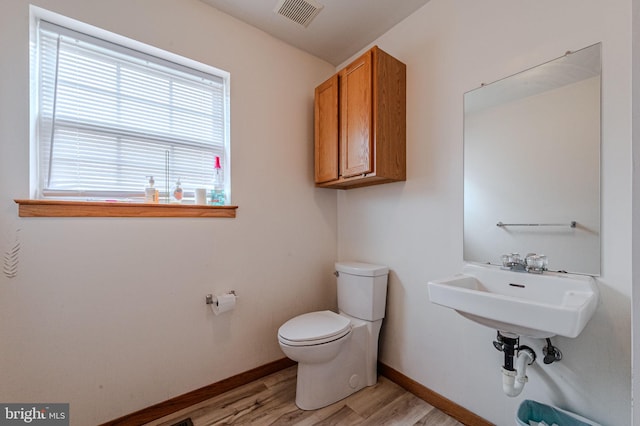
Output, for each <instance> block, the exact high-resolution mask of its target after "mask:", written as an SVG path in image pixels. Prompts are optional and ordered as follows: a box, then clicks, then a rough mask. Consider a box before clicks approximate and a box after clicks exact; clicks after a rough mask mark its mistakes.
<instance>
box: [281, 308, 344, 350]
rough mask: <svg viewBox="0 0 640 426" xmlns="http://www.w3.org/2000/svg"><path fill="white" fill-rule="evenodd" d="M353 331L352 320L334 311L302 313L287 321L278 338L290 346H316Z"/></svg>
mask: <svg viewBox="0 0 640 426" xmlns="http://www.w3.org/2000/svg"><path fill="white" fill-rule="evenodd" d="M350 332H351V320H349V319H348V318H345V317H343V316H341V315H338V314H336V313H335V312H332V311H318V312H310V313H308V314H302V315H299V316H297V317H295V318H292V319H290V320H289V321H287V322H285V323H284V324H283V325H282V327H280V329H279V330H278V339H279V340H280V342H281V343H284V344H285V345H289V346H314V345H321V344H323V343H328V342H332V341H334V340H338V339H340V338H342V337H344V336H346V335H347V334H349V333H350Z"/></svg>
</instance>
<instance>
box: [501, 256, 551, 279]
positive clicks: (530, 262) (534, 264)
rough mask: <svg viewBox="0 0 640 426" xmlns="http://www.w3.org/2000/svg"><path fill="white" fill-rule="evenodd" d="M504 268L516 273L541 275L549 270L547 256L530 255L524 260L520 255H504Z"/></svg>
mask: <svg viewBox="0 0 640 426" xmlns="http://www.w3.org/2000/svg"><path fill="white" fill-rule="evenodd" d="M502 267H503V268H505V269H509V270H510V271H516V272H530V273H533V274H541V273H543V272H544V271H546V270H547V256H545V255H544V254H535V253H529V254H527V255H526V256H525V258H524V259H523V258H522V257H520V254H519V253H510V254H505V255H502Z"/></svg>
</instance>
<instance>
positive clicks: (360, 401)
mask: <svg viewBox="0 0 640 426" xmlns="http://www.w3.org/2000/svg"><path fill="white" fill-rule="evenodd" d="M295 392H296V367H295V366H294V367H290V368H287V369H285V370H282V371H279V372H277V373H274V374H271V375H269V376H266V377H264V378H262V379H260V380H256V381H254V382H251V383H249V384H247V385H244V386H241V387H239V388H236V389H233V390H231V391H229V392H227V393H224V394H222V395H218V396H216V397H214V398H211V399H209V400H206V401H204V402H201V403H199V404H196V405H194V406H192V407H189V408H186V409H184V410H181V411H178V412H177V413H173V414H171V415H169V416H166V417H163V418H161V419H158V420H156V421H153V422H151V423H147V426H171V425H174V424H176V423H178V422H179V421H181V420H183V419H185V418H191V420H192V421H193V424H194V426H210V425H260V426H263V425H264V426H267V425H269V426H285V425H296V426H311V425H317V426H320V425H322V426H329V425H340V426H342V425H345V426H349V425H375V426H382V425H402V426H410V425H432V426H458V425H462V423H459V422H458V421H456V420H455V419H452V418H451V417H449V416H447V415H446V414H444V413H443V412H442V411H440V410H438V409H437V408H434V407H432V406H431V405H429V404H428V403H426V402H425V401H423V400H421V399H419V398H418V397H416V396H415V395H413V394H411V393H409V392H407V391H405V390H404V389H402V388H401V387H400V386H398V385H396V384H395V383H393V382H392V381H390V380H388V379H387V378H385V377H382V376H381V377H379V379H378V383H377V384H376V385H375V386H371V387H367V388H364V389H363V390H361V391H360V392H357V393H355V394H353V395H351V396H349V397H348V398H345V399H343V400H342V401H338V402H336V403H335V404H333V405H330V406H328V407H324V408H321V409H319V410H315V411H303V410H300V409H299V408H298V407H296V405H295Z"/></svg>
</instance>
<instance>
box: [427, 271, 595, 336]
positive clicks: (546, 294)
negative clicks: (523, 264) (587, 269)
mask: <svg viewBox="0 0 640 426" xmlns="http://www.w3.org/2000/svg"><path fill="white" fill-rule="evenodd" d="M428 288H429V299H430V300H431V302H432V303H436V304H438V305H442V306H446V307H448V308H451V309H455V310H456V311H457V312H458V313H459V314H460V315H462V316H464V317H466V318H468V319H470V320H472V321H475V322H477V323H479V324H483V325H485V326H487V327H491V328H493V329H495V330H498V331H502V332H508V333H514V334H518V335H521V336H528V337H535V338H546V337H552V336H555V335H559V336H565V337H577V336H578V335H579V334H580V333H581V332H582V330H583V329H584V327H585V326H586V325H587V322H588V321H589V319H590V318H591V316H592V315H593V313H594V312H595V310H596V306H597V304H598V289H597V287H596V283H595V280H594V279H593V277H590V276H586V275H575V274H564V273H556V272H545V273H543V274H532V273H527V272H514V271H509V270H504V269H502V268H500V267H498V266H493V265H478V264H466V265H465V266H464V268H463V270H462V273H461V274H456V275H454V276H452V277H449V278H445V279H442V280H435V281H430V282H429V283H428Z"/></svg>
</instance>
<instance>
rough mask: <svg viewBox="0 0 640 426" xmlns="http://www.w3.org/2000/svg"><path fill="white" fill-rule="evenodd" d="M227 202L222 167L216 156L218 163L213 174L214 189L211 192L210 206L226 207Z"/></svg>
mask: <svg viewBox="0 0 640 426" xmlns="http://www.w3.org/2000/svg"><path fill="white" fill-rule="evenodd" d="M225 201H226V200H225V195H224V179H223V177H222V166H221V165H220V157H218V156H216V163H215V166H214V173H213V189H212V190H211V197H210V199H209V204H210V205H212V206H224V204H225Z"/></svg>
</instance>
